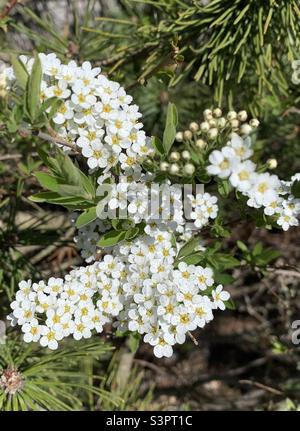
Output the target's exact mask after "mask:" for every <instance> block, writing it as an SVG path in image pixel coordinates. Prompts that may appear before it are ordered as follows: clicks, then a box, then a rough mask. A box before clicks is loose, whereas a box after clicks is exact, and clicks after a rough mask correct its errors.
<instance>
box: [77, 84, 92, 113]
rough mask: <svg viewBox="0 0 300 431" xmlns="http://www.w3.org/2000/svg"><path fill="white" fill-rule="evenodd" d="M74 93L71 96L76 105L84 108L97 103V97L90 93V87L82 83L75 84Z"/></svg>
mask: <svg viewBox="0 0 300 431" xmlns="http://www.w3.org/2000/svg"><path fill="white" fill-rule="evenodd" d="M72 90H73V94H72V97H71V100H72V102H73V103H74V105H75V106H78V107H81V108H83V109H89V108H91V107H92V106H94V105H95V104H96V101H97V99H96V97H95V96H93V95H91V94H90V90H89V88H88V87H82V86H80V85H76V84H75V85H73V87H72Z"/></svg>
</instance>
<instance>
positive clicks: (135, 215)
mask: <svg viewBox="0 0 300 431" xmlns="http://www.w3.org/2000/svg"><path fill="white" fill-rule="evenodd" d="M126 179H127V178H126ZM148 180H149V175H147V176H146V175H142V176H141V181H131V182H127V181H125V182H124V181H122V179H121V181H120V182H119V183H117V184H111V193H110V198H109V199H108V202H107V207H108V211H107V212H106V213H105V215H104V213H103V214H102V216H103V217H105V218H104V219H103V220H100V219H97V220H96V221H94V222H92V223H89V224H88V225H86V226H83V227H82V228H80V229H79V230H78V234H77V236H76V237H75V238H74V240H75V243H76V245H77V247H78V248H79V249H80V250H81V256H82V258H83V259H84V260H85V261H86V262H87V263H91V262H92V261H94V260H95V259H96V257H97V252H99V247H97V242H98V241H99V240H100V237H101V234H102V233H104V232H106V231H108V230H109V229H110V228H111V222H110V220H112V219H120V220H121V221H122V219H123V222H124V229H127V228H126V223H127V225H128V228H129V227H133V225H138V224H139V223H141V222H145V223H146V226H145V228H144V232H145V233H146V234H147V235H151V234H152V232H153V231H154V230H156V229H161V230H167V231H169V232H174V233H176V234H178V236H179V241H180V240H181V241H184V242H186V241H188V240H189V239H190V238H191V237H192V235H193V232H195V231H196V230H197V231H199V230H200V229H201V228H202V227H203V226H205V225H207V224H208V223H209V221H210V220H211V219H215V218H216V217H217V214H218V206H217V197H216V196H212V195H210V194H209V193H197V194H196V195H195V196H194V195H192V194H187V199H188V201H189V203H188V204H187V205H186V206H185V205H184V188H183V187H182V185H180V184H173V185H172V184H171V183H170V182H169V181H167V182H165V183H163V184H161V185H159V184H155V187H153V188H152V187H151V186H149V185H148V184H149V182H148ZM76 218H77V215H76V214H73V215H72V218H71V219H72V222H73V223H74V222H75V221H76ZM190 221H191V222H190Z"/></svg>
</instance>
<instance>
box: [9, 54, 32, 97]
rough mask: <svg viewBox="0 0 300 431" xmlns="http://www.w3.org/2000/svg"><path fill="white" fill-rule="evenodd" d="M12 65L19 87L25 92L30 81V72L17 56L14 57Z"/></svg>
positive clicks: (12, 57)
mask: <svg viewBox="0 0 300 431" xmlns="http://www.w3.org/2000/svg"><path fill="white" fill-rule="evenodd" d="M11 64H12V67H13V70H14V74H15V76H16V79H17V82H18V84H19V86H20V87H21V88H22V90H25V89H26V86H27V81H28V72H27V69H26V67H25V65H24V63H23V62H22V61H20V60H19V59H18V57H17V56H16V55H12V56H11Z"/></svg>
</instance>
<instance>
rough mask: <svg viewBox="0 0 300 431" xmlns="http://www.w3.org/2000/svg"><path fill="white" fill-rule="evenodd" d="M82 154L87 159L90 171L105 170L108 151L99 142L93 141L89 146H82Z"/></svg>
mask: <svg viewBox="0 0 300 431" xmlns="http://www.w3.org/2000/svg"><path fill="white" fill-rule="evenodd" d="M82 154H83V155H84V157H87V159H88V161H87V164H88V166H89V167H90V168H91V169H95V168H97V167H99V168H105V167H106V165H107V159H108V157H109V151H108V150H107V148H106V147H105V146H104V145H103V144H101V143H100V142H97V141H93V142H92V143H91V145H90V146H84V147H83V148H82Z"/></svg>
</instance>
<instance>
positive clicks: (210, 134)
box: [207, 128, 219, 139]
mask: <svg viewBox="0 0 300 431" xmlns="http://www.w3.org/2000/svg"><path fill="white" fill-rule="evenodd" d="M218 133H219V131H218V129H216V128H214V129H210V130H209V131H208V132H207V136H208V138H209V139H216V137H217V136H218Z"/></svg>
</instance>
